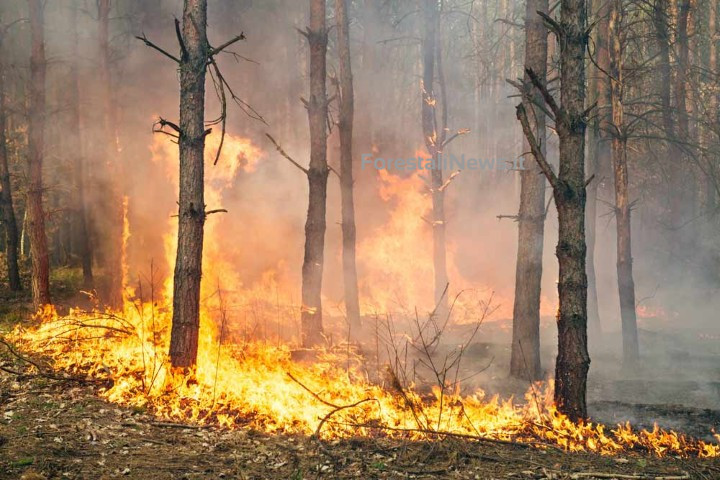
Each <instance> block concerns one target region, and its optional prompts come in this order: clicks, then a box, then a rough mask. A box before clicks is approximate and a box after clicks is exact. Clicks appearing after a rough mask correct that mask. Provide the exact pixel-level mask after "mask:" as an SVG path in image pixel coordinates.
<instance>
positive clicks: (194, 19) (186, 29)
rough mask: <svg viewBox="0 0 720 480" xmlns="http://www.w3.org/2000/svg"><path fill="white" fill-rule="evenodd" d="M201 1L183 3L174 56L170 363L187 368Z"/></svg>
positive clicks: (196, 285) (192, 330)
mask: <svg viewBox="0 0 720 480" xmlns="http://www.w3.org/2000/svg"><path fill="white" fill-rule="evenodd" d="M206 26H207V2H206V0H185V3H184V7H183V20H182V35H181V36H182V38H181V40H180V41H181V42H182V44H181V51H182V54H181V57H180V133H179V142H178V143H179V145H180V185H179V186H180V201H179V202H178V206H179V208H178V223H179V226H178V246H177V257H176V259H175V274H174V277H173V279H174V283H173V319H172V331H171V337H170V361H171V363H172V365H173V367H176V368H178V367H181V368H188V367H192V366H194V365H195V362H196V360H197V349H198V334H199V330H200V279H201V277H202V250H203V229H204V225H205V198H204V194H205V192H204V177H205V171H204V168H205V165H204V150H205V135H206V134H205V122H204V121H205V73H206V67H207V64H208V54H209V46H208V40H207V30H206V28H207V27H206Z"/></svg>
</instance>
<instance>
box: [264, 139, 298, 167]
mask: <svg viewBox="0 0 720 480" xmlns="http://www.w3.org/2000/svg"><path fill="white" fill-rule="evenodd" d="M265 136H266V137H267V138H268V139H270V141H271V142H272V143H273V145H275V149H276V150H277V151H278V153H279V154H280V155H282V156H283V157H285V158H286V159H287V160H288V161H289V162H290V163H292V164H293V165H295V166H296V167H297V168H299V169H300V170H301V171H302V172H303V173H304V174H305V175H307V174H308V170H307V168H305V167H303V166H302V165H300V164H299V163H298V162H296V161H295V160H293V159H292V157H290V155H288V154H287V153H285V150H283V148H282V147H281V146H280V144H278V143H277V142H276V141H275V139H274V138H273V137H272V135H270V134H269V133H266V134H265Z"/></svg>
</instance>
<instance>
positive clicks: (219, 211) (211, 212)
mask: <svg viewBox="0 0 720 480" xmlns="http://www.w3.org/2000/svg"><path fill="white" fill-rule="evenodd" d="M213 213H228V211H227V210H226V209H224V208H215V209H213V210H208V211H207V212H205V216H207V215H212V214H213Z"/></svg>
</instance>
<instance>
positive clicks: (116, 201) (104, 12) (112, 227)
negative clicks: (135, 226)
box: [96, 0, 123, 308]
mask: <svg viewBox="0 0 720 480" xmlns="http://www.w3.org/2000/svg"><path fill="white" fill-rule="evenodd" d="M110 8H111V0H99V1H98V40H99V60H100V68H99V74H100V84H101V88H102V113H103V119H102V132H103V138H102V143H101V148H102V161H103V164H102V165H101V166H99V170H100V172H99V174H100V178H99V182H98V186H99V187H100V191H99V192H98V193H99V195H98V203H99V204H100V205H101V209H100V210H101V211H100V212H98V213H99V215H97V222H96V223H97V225H98V227H99V228H100V233H101V235H100V237H101V240H100V242H101V249H102V250H103V255H102V258H103V260H104V267H105V276H106V277H107V291H106V292H105V295H104V296H105V302H106V303H107V304H108V305H109V306H111V307H113V308H120V307H122V271H123V266H122V251H123V244H122V242H123V239H122V228H123V207H122V200H121V198H120V189H119V187H118V183H119V182H120V178H121V175H120V168H119V165H118V163H119V158H118V150H117V130H116V125H115V105H114V102H113V87H112V79H111V75H110V43H109V42H110V30H109V29H110Z"/></svg>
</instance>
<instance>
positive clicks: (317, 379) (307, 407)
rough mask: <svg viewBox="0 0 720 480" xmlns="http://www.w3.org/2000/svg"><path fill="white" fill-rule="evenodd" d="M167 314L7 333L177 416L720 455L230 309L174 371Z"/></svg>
mask: <svg viewBox="0 0 720 480" xmlns="http://www.w3.org/2000/svg"><path fill="white" fill-rule="evenodd" d="M170 318H171V313H170V312H169V310H168V309H167V308H162V307H158V306H157V305H154V304H152V303H140V302H136V303H132V302H128V303H127V305H126V308H125V311H124V312H123V313H114V312H109V311H106V312H97V311H95V312H86V311H79V310H73V311H71V312H70V313H69V314H67V315H64V316H60V315H58V314H56V313H55V311H54V310H53V309H51V308H49V309H46V311H44V312H43V313H42V314H40V315H39V316H38V320H39V324H38V325H37V326H35V327H32V328H27V329H26V328H21V327H17V328H16V329H15V330H14V331H13V332H12V333H10V334H9V335H8V336H7V339H8V340H9V341H11V342H13V343H14V344H15V345H16V346H17V347H18V348H19V349H20V350H22V351H24V352H28V353H29V352H32V353H33V354H38V355H42V356H44V357H46V358H48V359H50V361H51V363H52V366H53V368H55V369H57V370H58V371H62V372H65V373H70V374H74V375H81V376H84V377H88V378H90V379H93V380H97V381H98V382H99V384H100V385H102V387H100V394H101V396H102V397H104V398H106V399H108V400H110V401H112V402H116V403H118V404H122V405H127V406H133V407H137V408H143V409H146V410H147V411H149V412H151V413H153V414H154V415H156V416H157V417H159V418H163V419H167V420H173V421H179V422H191V423H197V424H209V425H217V426H221V427H226V428H231V429H232V428H240V427H245V426H247V427H252V428H255V429H259V430H262V431H265V432H277V433H300V434H315V435H317V436H319V437H321V438H326V439H327V438H339V437H348V436H357V435H360V436H372V437H379V436H386V437H402V438H409V439H433V438H441V437H447V436H455V437H467V438H468V439H486V440H491V441H497V442H501V443H502V442H522V443H527V444H530V445H534V446H537V447H539V448H553V447H559V448H561V449H564V450H567V451H591V452H597V453H601V454H609V455H612V454H617V453H621V452H627V451H641V452H650V453H652V454H654V455H657V456H665V455H678V456H695V457H718V456H720V446H718V445H717V444H713V443H707V442H703V441H699V440H694V439H691V438H688V437H686V436H684V435H682V434H679V433H676V432H673V431H665V430H662V429H660V428H657V427H656V428H655V429H653V430H652V431H646V430H641V431H637V430H634V429H633V428H632V427H631V426H630V425H629V424H625V425H619V426H617V427H616V428H615V429H607V428H606V427H604V426H603V425H598V424H593V423H585V424H574V423H572V422H570V421H569V420H568V419H567V418H566V417H564V416H563V415H561V414H560V413H558V412H557V410H556V409H555V408H554V406H553V404H552V401H551V398H552V396H551V394H550V392H551V388H550V385H547V386H545V387H543V386H541V385H536V386H533V388H531V389H530V391H529V392H528V394H527V395H526V398H525V400H526V401H525V402H515V401H513V400H512V399H508V400H501V399H499V398H498V397H491V398H488V397H487V396H486V395H485V394H484V393H483V392H482V391H476V392H475V393H473V394H470V395H461V394H460V389H459V388H458V384H457V382H450V381H448V380H446V379H445V377H441V378H439V380H438V383H437V384H436V385H434V386H430V388H428V386H426V385H413V384H412V383H410V384H409V385H407V384H404V383H405V382H401V381H400V380H399V375H398V374H397V373H396V372H395V371H394V370H393V369H390V368H388V372H389V373H388V374H387V375H386V376H385V379H384V381H379V380H378V379H372V380H371V377H370V375H369V373H368V372H367V371H366V370H365V369H364V367H363V365H365V363H366V362H363V361H362V358H358V357H357V354H355V355H351V354H350V353H348V352H349V351H350V350H349V349H348V348H345V347H342V346H339V347H336V348H331V349H327V350H318V351H314V352H311V355H309V357H312V361H309V360H307V358H306V359H305V360H295V358H296V356H297V355H295V353H296V352H293V351H292V350H291V348H290V346H289V345H287V344H270V343H268V342H261V341H252V342H243V341H239V340H238V341H236V340H234V339H233V336H232V335H230V334H228V333H227V332H225V330H226V329H225V324H226V321H225V319H224V318H222V319H221V321H220V322H216V321H215V320H214V319H211V318H210V315H208V314H207V313H204V314H203V316H202V320H201V330H200V331H201V337H200V345H199V355H198V364H197V368H196V369H195V371H194V372H192V374H191V375H182V374H179V373H173V372H172V371H171V370H170V369H169V362H168V358H167V355H166V353H165V352H167V351H168V342H169V336H170V335H169V334H170ZM215 325H220V326H219V327H216V326H215ZM306 357H308V355H306ZM353 357H355V358H354V360H355V361H351V360H353ZM443 384H444V385H443ZM421 392H426V393H421ZM716 438H718V440H720V436H717V435H716Z"/></svg>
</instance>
